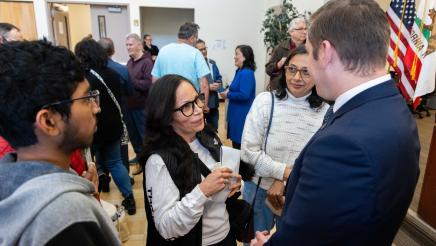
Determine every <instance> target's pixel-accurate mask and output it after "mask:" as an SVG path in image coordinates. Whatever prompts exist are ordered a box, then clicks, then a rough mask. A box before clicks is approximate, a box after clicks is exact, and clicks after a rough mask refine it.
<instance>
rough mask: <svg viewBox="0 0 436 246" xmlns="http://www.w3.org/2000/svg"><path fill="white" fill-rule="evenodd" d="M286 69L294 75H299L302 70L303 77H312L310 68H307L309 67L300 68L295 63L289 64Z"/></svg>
mask: <svg viewBox="0 0 436 246" xmlns="http://www.w3.org/2000/svg"><path fill="white" fill-rule="evenodd" d="M285 71H286V73H288V74H290V75H291V76H292V77H295V75H297V72H300V76H301V78H303V79H308V78H310V77H311V76H310V72H309V69H307V67H303V68H301V69H298V67H297V66H295V65H289V66H285Z"/></svg>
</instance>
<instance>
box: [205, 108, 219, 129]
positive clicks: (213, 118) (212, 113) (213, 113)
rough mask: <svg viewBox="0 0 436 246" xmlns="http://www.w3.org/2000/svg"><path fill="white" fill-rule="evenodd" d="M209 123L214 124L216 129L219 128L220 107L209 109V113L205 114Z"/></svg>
mask: <svg viewBox="0 0 436 246" xmlns="http://www.w3.org/2000/svg"><path fill="white" fill-rule="evenodd" d="M205 118H206V121H207V124H209V125H212V126H213V127H214V128H215V130H218V119H219V111H218V108H211V109H209V113H207V114H206V115H205Z"/></svg>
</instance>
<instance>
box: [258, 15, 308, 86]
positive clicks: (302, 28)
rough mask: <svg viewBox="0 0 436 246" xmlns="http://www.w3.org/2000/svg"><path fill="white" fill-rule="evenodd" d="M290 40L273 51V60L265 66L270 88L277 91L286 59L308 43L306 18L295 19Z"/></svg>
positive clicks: (289, 29)
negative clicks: (300, 46)
mask: <svg viewBox="0 0 436 246" xmlns="http://www.w3.org/2000/svg"><path fill="white" fill-rule="evenodd" d="M288 33H289V38H288V39H286V40H284V41H282V42H281V43H280V44H279V45H277V46H276V47H275V48H274V50H273V51H272V54H271V58H270V60H269V62H268V63H266V64H265V70H266V73H267V74H268V75H269V76H270V82H269V85H268V87H269V88H270V89H271V90H275V89H276V88H277V86H278V83H279V81H278V80H279V77H280V76H279V75H280V70H281V68H282V67H283V65H284V64H285V60H286V57H288V56H289V54H290V53H291V51H292V50H294V49H295V48H297V47H298V46H299V45H301V44H304V43H305V42H306V35H307V21H306V19H305V18H304V17H301V16H300V17H297V18H294V19H293V20H292V21H291V23H290V24H289V28H288Z"/></svg>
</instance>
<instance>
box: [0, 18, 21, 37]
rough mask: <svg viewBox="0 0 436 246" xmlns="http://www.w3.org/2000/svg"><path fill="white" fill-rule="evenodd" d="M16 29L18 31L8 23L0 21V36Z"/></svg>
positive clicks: (4, 35)
mask: <svg viewBox="0 0 436 246" xmlns="http://www.w3.org/2000/svg"><path fill="white" fill-rule="evenodd" d="M13 29H16V30H17V31H20V29H19V28H18V27H16V26H14V25H12V24H10V23H6V22H0V36H1V37H3V38H6V36H7V34H8V33H9V32H10V31H11V30H13Z"/></svg>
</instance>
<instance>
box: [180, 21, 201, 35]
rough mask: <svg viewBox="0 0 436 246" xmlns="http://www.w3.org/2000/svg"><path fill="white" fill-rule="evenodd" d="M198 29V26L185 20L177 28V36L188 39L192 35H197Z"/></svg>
mask: <svg viewBox="0 0 436 246" xmlns="http://www.w3.org/2000/svg"><path fill="white" fill-rule="evenodd" d="M198 29H200V27H199V26H198V25H197V24H195V23H193V22H186V23H185V24H183V25H182V26H181V27H180V28H179V34H178V37H179V38H180V39H188V38H190V37H192V36H198Z"/></svg>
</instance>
